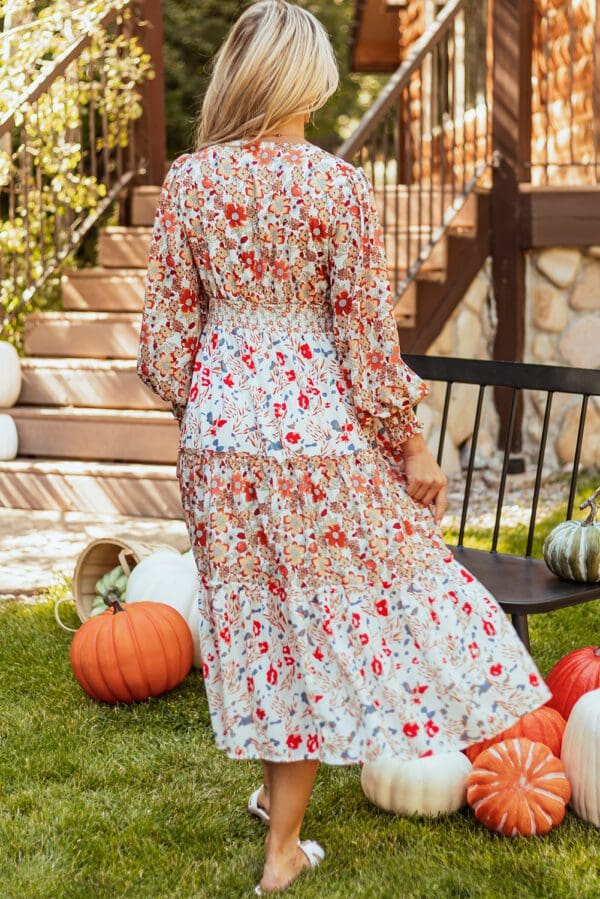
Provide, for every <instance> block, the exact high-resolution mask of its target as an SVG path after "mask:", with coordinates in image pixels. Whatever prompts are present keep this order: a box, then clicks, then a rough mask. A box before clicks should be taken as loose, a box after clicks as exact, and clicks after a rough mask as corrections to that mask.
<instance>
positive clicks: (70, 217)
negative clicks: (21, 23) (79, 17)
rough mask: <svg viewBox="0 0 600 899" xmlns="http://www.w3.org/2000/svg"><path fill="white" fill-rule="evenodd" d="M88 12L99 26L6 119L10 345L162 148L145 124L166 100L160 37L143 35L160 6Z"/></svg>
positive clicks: (0, 132) (1, 135)
mask: <svg viewBox="0 0 600 899" xmlns="http://www.w3.org/2000/svg"><path fill="white" fill-rule="evenodd" d="M88 9H89V12H90V13H91V15H90V22H89V25H87V27H86V28H85V29H83V28H80V29H79V32H78V34H77V38H76V40H75V41H71V43H70V44H69V45H68V46H67V47H64V48H63V47H60V43H59V46H58V47H56V48H55V52H57V54H58V55H57V56H56V58H55V59H54V60H52V62H51V63H49V66H50V70H49V71H48V70H46V71H43V72H41V73H40V74H39V75H38V77H37V78H36V79H35V80H33V82H32V83H31V85H30V86H29V87H28V90H27V93H26V95H25V96H24V97H22V98H21V99H20V100H19V104H18V108H12V109H11V110H9V111H8V112H6V113H5V114H4V116H3V117H2V119H1V120H0V209H2V211H3V212H2V216H3V221H1V222H0V337H5V336H10V335H11V334H12V336H13V337H14V338H15V341H16V343H17V345H18V344H19V338H18V322H19V320H20V317H21V315H22V314H24V313H25V312H26V311H27V310H28V308H31V304H32V303H34V302H36V303H37V301H38V298H39V301H40V302H39V303H38V305H41V307H42V308H43V306H44V305H45V302H46V300H45V299H44V295H43V293H42V292H41V288H43V287H44V285H45V284H46V283H47V282H48V281H49V279H51V278H53V277H54V276H56V275H57V274H58V273H59V272H60V269H61V267H62V266H63V264H64V263H65V261H68V260H69V258H70V255H71V254H72V252H73V251H74V250H75V249H76V247H77V246H78V244H79V243H80V242H81V240H82V238H83V237H84V236H85V234H86V233H87V232H88V231H89V230H90V229H91V228H92V226H93V225H95V223H96V222H98V221H99V219H100V217H101V216H102V215H104V213H105V212H106V211H107V210H108V209H109V207H110V206H111V204H112V203H113V202H114V201H115V200H116V199H118V198H119V197H120V196H121V195H122V193H123V191H124V189H125V188H126V187H127V186H128V185H129V184H131V183H132V182H133V180H134V178H136V177H137V176H139V175H141V174H143V173H144V172H145V171H146V167H147V164H148V154H149V155H152V152H153V149H154V148H153V147H151V146H150V141H151V137H152V136H151V134H149V130H150V129H149V128H147V127H146V128H145V130H144V129H143V128H142V129H141V132H140V130H138V124H137V123H138V121H139V120H140V119H141V117H142V116H143V115H144V112H145V110H146V108H148V107H149V106H151V105H154V107H155V108H156V107H157V106H158V105H159V103H160V102H161V94H160V92H157V93H156V97H155V98H154V99H153V103H150V102H149V98H148V97H146V98H144V93H143V91H144V92H145V91H147V89H146V88H145V82H146V81H147V80H148V79H150V78H151V77H152V75H153V73H152V70H151V63H152V61H153V60H151V58H150V55H149V54H148V53H147V52H145V49H144V43H146V41H147V42H148V43H150V45H152V41H153V38H152V39H150V40H149V39H148V38H147V37H146V35H145V33H143V32H141V31H140V28H141V27H142V26H143V25H145V24H153V25H154V26H158V24H159V23H158V22H156V21H155V19H156V17H157V16H158V15H160V4H157V3H156V2H155V0H143V2H141V0H113V2H111V3H110V6H109V8H108V9H105V10H104V11H101V10H99V11H98V13H96V8H95V6H94V5H92V6H90V7H89V8H88ZM133 9H135V11H136V12H135V16H134V13H133V11H132V10H133ZM142 9H143V11H144V13H145V17H144V20H143V21H140V20H139V19H138V15H139V12H141V11H142ZM81 11H82V7H78V9H77V12H78V13H81ZM138 11H139V12H138ZM86 24H87V23H86ZM161 28H162V26H161V27H160V28H158V27H156V29H155V30H157V32H160V33H162V31H161ZM142 35H143V36H144V38H145V41H144V42H142V41H140V38H141V37H142ZM157 53H160V47H159V46H155V47H154V54H155V55H156V54H157ZM157 62H158V64H159V66H158V69H159V72H160V60H157ZM153 90H155V91H156V88H153ZM157 111H158V110H157ZM140 133H141V137H142V141H143V146H141V143H142V141H140V140H139V137H140ZM140 150H142V151H143V152H140ZM158 161H159V162H160V160H158ZM163 167H164V162H163ZM15 329H16V330H15Z"/></svg>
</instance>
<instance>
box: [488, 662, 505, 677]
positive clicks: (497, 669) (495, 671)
mask: <svg viewBox="0 0 600 899" xmlns="http://www.w3.org/2000/svg"><path fill="white" fill-rule="evenodd" d="M490 674H492V675H493V676H494V677H497V676H498V675H499V674H502V665H500V664H498V665H490Z"/></svg>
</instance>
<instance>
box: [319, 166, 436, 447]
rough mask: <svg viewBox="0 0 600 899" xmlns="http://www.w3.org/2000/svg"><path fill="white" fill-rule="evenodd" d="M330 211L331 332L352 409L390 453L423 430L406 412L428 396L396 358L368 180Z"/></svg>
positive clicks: (357, 179)
mask: <svg viewBox="0 0 600 899" xmlns="http://www.w3.org/2000/svg"><path fill="white" fill-rule="evenodd" d="M350 184H351V189H350V190H349V192H348V198H347V200H346V201H345V202H341V203H340V204H339V206H338V208H337V209H336V211H335V222H334V223H333V229H332V231H333V234H332V237H331V245H330V255H329V284H330V299H331V304H332V307H333V328H334V337H335V343H336V348H337V350H338V352H339V355H340V358H341V360H342V364H343V367H344V370H345V373H346V379H347V381H348V382H349V384H350V389H351V391H352V398H353V402H354V406H355V408H356V409H357V411H358V412H359V414H361V413H363V414H366V415H370V416H373V417H375V418H377V419H381V423H382V424H383V425H384V427H385V430H386V432H387V437H388V439H389V441H390V443H391V445H392V448H393V449H396V448H397V447H399V446H400V445H401V444H402V443H404V441H405V440H408V439H409V438H410V437H412V436H413V435H414V434H417V433H420V432H421V431H422V430H423V424H422V423H421V422H419V421H418V420H417V417H416V415H415V410H414V407H415V406H416V405H417V403H419V402H420V400H422V399H423V397H424V396H426V395H427V393H428V392H429V387H428V386H427V385H426V384H425V382H424V381H422V380H421V378H420V377H419V376H418V375H417V374H416V373H415V372H414V371H412V369H410V368H409V367H408V365H406V363H405V362H404V361H403V359H402V357H401V355H400V341H399V338H398V327H397V324H396V320H395V318H394V314H393V302H392V292H391V288H390V283H389V279H388V267H387V260H386V256H385V248H384V242H383V231H382V228H381V225H380V222H379V218H378V213H377V209H376V206H375V196H374V192H373V188H372V185H371V182H370V181H369V179H368V177H367V175H366V173H365V171H364V170H363V169H362V168H360V167H359V168H357V169H356V175H355V176H354V175H353V176H352V178H351V180H350Z"/></svg>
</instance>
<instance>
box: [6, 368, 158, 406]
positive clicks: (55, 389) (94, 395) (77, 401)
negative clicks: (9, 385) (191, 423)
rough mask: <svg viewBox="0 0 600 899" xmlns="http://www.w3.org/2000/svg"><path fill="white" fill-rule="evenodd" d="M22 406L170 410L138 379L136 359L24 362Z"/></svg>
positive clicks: (22, 370)
mask: <svg viewBox="0 0 600 899" xmlns="http://www.w3.org/2000/svg"><path fill="white" fill-rule="evenodd" d="M21 373H22V376H23V386H22V389H21V395H20V397H19V405H21V406H23V405H28V406H82V407H88V408H104V409H167V410H168V408H169V406H168V404H167V403H165V402H164V401H163V400H161V399H160V397H158V396H156V394H154V393H152V391H151V390H149V389H148V387H146V385H145V384H144V383H143V382H142V381H141V379H140V378H139V377H138V374H137V370H136V362H135V360H122V359H110V360H108V359H53V358H35V357H33V358H24V359H21Z"/></svg>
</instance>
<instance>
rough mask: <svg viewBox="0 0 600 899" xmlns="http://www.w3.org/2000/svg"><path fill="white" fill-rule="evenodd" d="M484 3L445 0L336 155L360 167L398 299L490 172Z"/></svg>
mask: <svg viewBox="0 0 600 899" xmlns="http://www.w3.org/2000/svg"><path fill="white" fill-rule="evenodd" d="M487 51H488V31H487V2H486V0H450V2H448V3H447V4H446V5H445V6H444V7H443V9H442V10H441V11H440V12H439V14H438V15H437V17H436V18H435V20H434V21H433V23H432V24H431V26H430V27H429V28H428V29H427V30H426V31H425V32H424V34H423V35H422V36H421V37H420V38H418V39H417V40H416V41H415V43H414V45H413V46H412V49H411V50H410V53H409V54H408V56H407V58H406V60H405V61H404V62H403V63H402V64H401V65H400V67H399V68H398V69H397V70H396V72H395V73H394V74H393V75H392V76H391V77H390V79H389V81H388V82H387V84H386V85H385V87H384V88H383V89H382V91H381V92H380V94H379V96H378V98H377V99H376V101H375V103H374V104H373V106H372V107H371V108H370V109H369V110H368V111H367V113H366V114H365V115H364V117H363V119H362V121H361V122H360V124H359V125H358V127H357V128H356V130H355V131H354V133H353V134H352V135H351V136H350V137H349V138H348V139H347V140H346V141H345V142H344V143H343V144H342V146H341V147H340V148H339V149H338V151H337V152H338V155H340V156H341V157H342V158H344V159H346V160H348V161H349V162H352V163H354V164H356V165H360V166H362V167H364V169H365V171H366V172H367V174H368V175H369V176H370V178H371V181H372V183H373V187H374V190H375V198H376V202H377V206H378V210H379V213H380V220H381V224H382V227H383V231H384V236H385V240H386V252H387V258H388V264H389V267H390V282H391V285H392V290H393V293H394V295H395V300H396V301H398V300H399V299H400V298H401V296H402V294H403V293H404V292H405V290H406V288H407V287H408V286H409V284H410V283H411V282H412V281H413V280H414V279H415V277H416V276H417V274H418V273H419V271H420V269H421V267H422V266H423V263H424V262H425V261H426V260H427V259H428V257H429V256H430V254H431V252H432V250H433V248H434V246H435V245H436V243H438V241H439V240H440V239H441V238H442V237H443V235H444V234H445V232H446V230H447V228H448V225H449V224H450V222H451V221H452V219H453V218H454V216H455V215H456V213H457V212H458V211H459V210H460V208H461V207H462V206H463V205H464V203H465V202H466V200H467V198H468V196H469V194H471V193H472V192H473V190H474V188H475V187H476V185H477V184H478V182H479V181H480V179H481V178H482V175H483V174H484V172H485V171H486V170H487V169H488V166H489V159H490V152H489V119H490V115H489V110H490V104H489V96H488V94H489V91H488V61H487V57H488V52H487Z"/></svg>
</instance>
